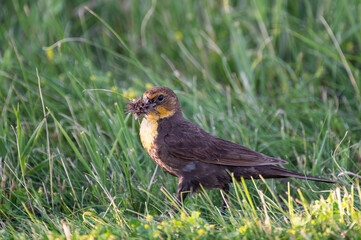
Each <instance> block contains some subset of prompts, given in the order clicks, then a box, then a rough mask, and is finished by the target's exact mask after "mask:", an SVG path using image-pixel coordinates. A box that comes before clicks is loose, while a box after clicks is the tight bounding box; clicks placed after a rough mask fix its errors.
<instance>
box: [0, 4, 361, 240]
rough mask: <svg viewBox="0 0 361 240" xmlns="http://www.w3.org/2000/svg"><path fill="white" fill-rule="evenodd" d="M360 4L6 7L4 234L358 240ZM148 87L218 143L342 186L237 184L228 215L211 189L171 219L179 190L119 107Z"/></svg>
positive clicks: (0, 134) (1, 160)
mask: <svg viewBox="0 0 361 240" xmlns="http://www.w3.org/2000/svg"><path fill="white" fill-rule="evenodd" d="M87 7H88V8H87ZM360 7H361V5H360V3H359V1H356V0H355V1H346V0H341V1H322V2H314V1H300V2H290V1H283V0H275V1H266V0H249V1H239V2H238V1H228V0H224V1H213V2H207V4H206V3H205V2H200V1H190V0H185V1H163V0H158V1H157V0H153V1H148V2H143V1H113V0H109V1H103V2H100V1H89V2H81V1H79V0H78V1H60V0H39V1H36V2H35V1H25V0H14V1H6V3H4V4H3V7H2V8H1V9H0V20H1V28H0V46H1V48H0V82H1V84H0V115H1V120H0V176H1V177H0V178H1V186H0V225H1V229H0V238H2V239H29V238H37V239H58V238H60V239H92V238H96V239H111V238H113V239H117V238H162V239H164V238H176V237H177V238H178V237H179V238H195V239H203V238H211V237H212V238H217V239H228V238H246V239H254V238H255V237H256V238H263V239H275V238H278V239H289V238H292V239H293V238H301V239H303V238H304V239H327V238H333V239H338V238H359V233H360V231H361V190H360V184H359V182H358V179H359V178H360V173H361V140H360V135H361V128H360V126H361V95H360V89H361V81H360V62H361V57H360V46H361V37H360V29H361V24H360V22H361V21H360ZM155 85H164V86H168V87H170V88H172V89H174V90H175V91H176V93H177V94H178V96H179V98H180V101H181V104H182V107H183V110H184V115H185V116H186V118H188V119H190V120H191V121H193V122H195V123H196V124H198V125H200V126H201V127H202V128H204V129H206V130H207V131H209V132H211V133H212V134H215V135H217V136H219V137H222V138H226V139H229V140H232V141H234V142H237V143H240V144H243V145H245V146H247V147H250V148H252V149H254V150H257V151H260V152H263V153H265V154H269V155H272V156H275V157H280V158H283V159H285V160H287V161H289V164H288V165H287V166H286V167H287V168H288V169H290V170H294V171H298V172H303V173H306V174H311V175H315V176H318V177H324V178H331V179H335V180H337V182H338V183H337V184H336V185H330V184H324V183H314V182H307V181H301V180H294V179H292V180H290V181H289V182H287V181H280V180H267V181H265V180H254V181H242V182H240V183H234V185H233V186H232V191H231V196H230V202H229V206H228V209H227V210H226V211H225V212H223V213H222V211H221V209H220V206H221V200H222V196H221V193H220V192H219V191H216V190H214V191H202V192H200V193H198V194H193V196H192V197H191V198H189V199H188V200H187V201H186V203H185V207H184V209H182V211H181V212H180V213H179V214H171V215H170V216H169V215H167V214H166V213H167V212H168V210H169V209H170V206H171V205H172V204H173V203H174V201H173V199H174V196H175V192H176V187H177V180H176V179H175V178H174V177H172V176H170V175H167V174H165V173H163V172H162V171H161V170H160V169H156V165H155V163H154V162H153V161H152V160H151V159H150V157H149V156H148V155H147V154H146V152H145V151H144V149H143V148H142V146H141V144H140V141H139V137H138V130H139V123H138V121H136V120H134V118H133V117H132V116H130V115H126V114H125V113H124V106H125V104H126V102H127V101H128V99H129V98H133V97H136V96H138V95H141V94H142V92H144V91H145V90H146V89H147V88H149V87H150V86H155ZM44 116H45V117H44ZM153 176H154V177H153Z"/></svg>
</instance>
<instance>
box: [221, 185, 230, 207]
mask: <svg viewBox="0 0 361 240" xmlns="http://www.w3.org/2000/svg"><path fill="white" fill-rule="evenodd" d="M221 190H222V191H223V192H224V195H223V201H222V210H225V209H226V208H227V201H228V193H229V186H228V184H226V185H225V186H224V187H223V188H221Z"/></svg>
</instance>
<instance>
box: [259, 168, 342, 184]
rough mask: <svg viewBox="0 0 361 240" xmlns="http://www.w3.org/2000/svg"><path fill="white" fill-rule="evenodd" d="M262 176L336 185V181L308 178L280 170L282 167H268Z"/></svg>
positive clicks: (262, 172)
mask: <svg viewBox="0 0 361 240" xmlns="http://www.w3.org/2000/svg"><path fill="white" fill-rule="evenodd" d="M261 175H262V177H264V178H288V177H293V178H300V179H305V180H312V181H317V182H325V183H336V181H332V180H328V179H324V178H318V177H312V176H308V175H305V174H301V173H297V172H292V171H290V170H287V169H284V168H280V167H276V166H267V170H266V171H261Z"/></svg>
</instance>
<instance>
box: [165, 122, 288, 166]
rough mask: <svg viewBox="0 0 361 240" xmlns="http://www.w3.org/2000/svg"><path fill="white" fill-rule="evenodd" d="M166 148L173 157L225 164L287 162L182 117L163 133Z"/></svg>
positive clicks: (245, 164)
mask: <svg viewBox="0 0 361 240" xmlns="http://www.w3.org/2000/svg"><path fill="white" fill-rule="evenodd" d="M164 142H165V145H167V150H168V152H169V153H170V154H172V155H173V156H174V157H176V158H180V159H187V160H193V161H202V162H207V163H213V164H219V165H228V166H261V165H272V164H286V163H287V162H286V161H284V160H281V159H277V158H273V157H269V156H266V155H264V154H262V153H258V152H255V151H253V150H251V149H249V148H246V147H243V146H241V145H239V144H236V143H233V142H229V141H226V140H223V139H221V138H217V137H215V136H213V135H211V134H209V133H208V132H206V131H205V130H203V129H202V128H200V127H198V126H197V125H195V124H193V123H192V122H189V121H188V120H185V119H183V120H182V121H181V122H179V123H178V124H177V126H176V127H173V128H172V129H170V131H169V132H168V134H167V135H166V136H165V137H164Z"/></svg>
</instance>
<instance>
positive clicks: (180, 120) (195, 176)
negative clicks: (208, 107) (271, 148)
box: [127, 87, 335, 202]
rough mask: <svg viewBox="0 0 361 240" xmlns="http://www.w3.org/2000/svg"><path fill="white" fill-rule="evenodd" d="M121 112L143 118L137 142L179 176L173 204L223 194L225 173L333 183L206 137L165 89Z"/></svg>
mask: <svg viewBox="0 0 361 240" xmlns="http://www.w3.org/2000/svg"><path fill="white" fill-rule="evenodd" d="M127 111H128V112H131V113H133V114H135V116H138V115H143V116H144V118H143V121H142V123H141V127H140V138H141V141H142V144H143V146H144V148H145V149H146V150H147V152H148V153H149V155H150V156H151V157H152V159H153V160H154V161H155V162H156V163H157V164H158V165H159V166H160V167H161V168H162V169H163V170H164V171H166V172H168V173H170V174H172V175H174V176H176V177H178V178H179V185H178V192H177V199H178V200H179V202H182V201H183V200H184V199H185V198H186V196H187V194H188V193H189V192H193V191H196V190H198V189H199V188H200V186H201V185H202V186H203V187H204V188H220V189H222V190H223V191H225V192H226V193H227V192H228V190H229V188H228V184H229V183H230V182H231V181H232V177H231V176H230V174H229V173H231V174H233V175H234V177H235V179H237V180H240V179H241V178H242V177H243V178H245V179H250V178H260V175H261V176H262V177H263V178H288V177H294V178H300V179H307V180H312V181H320V182H326V183H335V182H334V181H331V180H327V179H323V178H317V177H312V176H307V175H304V174H300V173H296V172H292V171H289V170H287V169H283V168H281V167H277V166H274V164H286V163H287V162H286V161H284V160H282V159H278V158H274V157H269V156H266V155H264V154H262V153H258V152H255V151H253V150H251V149H248V148H246V147H243V146H241V145H239V144H236V143H233V142H230V141H227V140H223V139H221V138H218V137H215V136H213V135H211V134H209V133H208V132H206V131H205V130H203V129H202V128H200V127H199V126H197V125H195V124H193V123H192V122H190V121H188V120H187V119H185V118H184V117H183V114H182V110H181V107H180V103H179V100H178V98H177V96H176V94H175V93H174V92H173V91H172V90H171V89H169V88H166V87H154V88H152V89H150V90H148V91H146V92H145V93H144V94H143V98H142V99H141V98H139V99H138V100H135V101H133V102H130V103H129V104H128V106H127Z"/></svg>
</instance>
